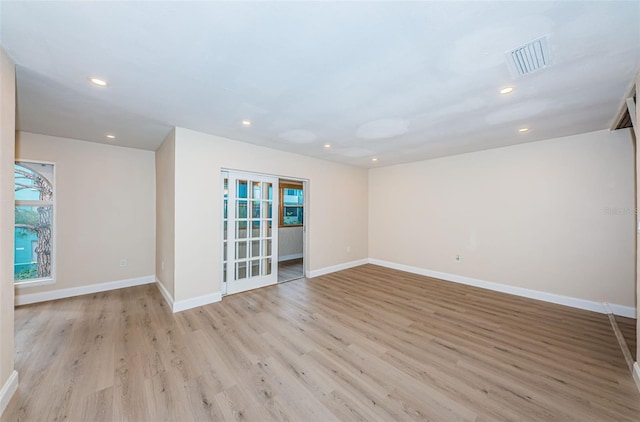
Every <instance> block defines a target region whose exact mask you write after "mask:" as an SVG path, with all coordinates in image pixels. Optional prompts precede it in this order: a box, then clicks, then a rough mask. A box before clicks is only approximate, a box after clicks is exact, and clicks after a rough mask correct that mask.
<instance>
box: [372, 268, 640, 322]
mask: <svg viewBox="0 0 640 422" xmlns="http://www.w3.org/2000/svg"><path fill="white" fill-rule="evenodd" d="M369 263H370V264H374V265H380V266H382V267H387V268H393V269H395V270H400V271H406V272H408V273H413V274H419V275H424V276H427V277H433V278H438V279H441V280H446V281H452V282H454V283H460V284H466V285H469V286H475V287H480V288H483V289H488V290H494V291H497V292H502V293H508V294H512V295H516V296H522V297H527V298H530V299H536V300H542V301H544V302H550V303H556V304H559V305H565V306H570V307H572V308H579V309H585V310H588V311H594V312H598V313H601V314H606V313H609V312H608V310H607V307H608V309H610V311H611V313H613V314H615V315H620V316H626V317H629V318H635V317H636V310H635V308H633V307H630V306H624V305H617V304H613V303H607V304H605V303H602V302H596V301H592V300H585V299H578V298H575V297H570V296H562V295H557V294H554V293H547V292H541V291H539V290H531V289H525V288H523V287H515V286H509V285H506V284H500V283H494V282H491V281H485V280H479V279H477V278H471V277H465V276H461V275H456V274H449V273H443V272H439V271H432V270H427V269H424V268H418V267H412V266H409V265H404V264H396V263H394V262H389V261H383V260H380V259H373V258H370V259H369Z"/></svg>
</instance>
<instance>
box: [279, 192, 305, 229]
mask: <svg viewBox="0 0 640 422" xmlns="http://www.w3.org/2000/svg"><path fill="white" fill-rule="evenodd" d="M303 215H304V191H303V188H302V183H301V182H290V181H286V182H284V181H283V182H280V226H281V227H293V226H301V225H302V224H303V222H304V219H303Z"/></svg>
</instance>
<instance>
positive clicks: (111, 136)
mask: <svg viewBox="0 0 640 422" xmlns="http://www.w3.org/2000/svg"><path fill="white" fill-rule="evenodd" d="M107 138H109V139H116V135H107Z"/></svg>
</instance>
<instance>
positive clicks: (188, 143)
mask: <svg viewBox="0 0 640 422" xmlns="http://www.w3.org/2000/svg"><path fill="white" fill-rule="evenodd" d="M223 168H227V169H233V170H244V171H252V172H258V173H265V174H272V175H278V176H285V177H290V178H296V179H307V180H309V183H308V185H307V189H308V193H309V202H308V203H307V205H306V209H305V211H306V215H305V218H307V236H308V238H309V249H308V251H307V261H308V265H309V267H308V268H309V269H310V270H315V269H321V268H325V267H329V266H333V265H338V264H343V263H347V262H351V261H355V260H359V259H365V258H367V254H368V251H367V170H366V169H363V168H357V167H351V166H346V165H342V164H337V163H332V162H328V161H324V160H318V159H314V158H310V157H305V156H301V155H296V154H291V153H286V152H282V151H277V150H274V149H269V148H263V147H258V146H255V145H251V144H247V143H242V142H237V141H233V140H230V139H226V138H222V137H218V136H211V135H206V134H203V133H199V132H195V131H191V130H188V129H183V128H176V166H175V171H176V187H175V194H176V209H175V212H176V215H175V217H176V219H175V224H176V226H175V235H176V238H175V254H176V255H175V265H176V267H175V290H176V292H175V298H176V300H183V299H188V298H192V297H197V296H202V295H206V294H211V293H215V292H219V291H220V275H221V274H220V273H221V271H220V247H221V245H220V239H221V209H222V203H221V198H222V192H221V183H220V171H221V169H223ZM348 248H349V251H347V249H348ZM194 256H196V257H197V259H194Z"/></svg>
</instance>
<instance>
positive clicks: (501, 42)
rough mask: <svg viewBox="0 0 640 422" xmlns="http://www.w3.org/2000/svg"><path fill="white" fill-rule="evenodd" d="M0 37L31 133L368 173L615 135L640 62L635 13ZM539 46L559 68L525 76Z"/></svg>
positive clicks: (539, 8)
mask: <svg viewBox="0 0 640 422" xmlns="http://www.w3.org/2000/svg"><path fill="white" fill-rule="evenodd" d="M0 22H1V25H2V26H1V29H0V36H1V42H2V44H3V46H4V48H5V49H6V50H7V52H8V53H9V55H10V56H11V57H12V58H13V59H14V61H15V62H16V64H17V84H18V85H17V90H18V95H17V97H18V98H17V100H18V127H19V129H21V130H24V131H29V132H36V133H43V134H49V135H55V136H63V137H68V138H77V139H84V140H89V141H94V142H108V141H107V140H106V138H105V134H107V133H114V134H116V135H117V139H116V140H115V141H111V142H112V143H115V144H118V145H125V146H130V147H134V148H142V149H149V150H155V149H156V148H157V147H158V145H159V144H160V143H161V142H162V140H163V139H164V137H165V136H166V134H167V133H168V132H169V131H170V130H171V127H173V126H181V127H185V128H190V129H193V130H197V131H201V132H205V133H210V134H214V135H221V136H225V137H229V138H232V139H237V140H240V141H245V142H250V143H254V144H260V145H265V146H268V147H272V148H276V149H281V150H286V151H291V152H296V153H300V154H305V155H310V156H315V157H319V158H324V159H328V160H333V161H338V162H344V163H349V164H354V165H360V166H371V165H377V166H380V165H389V164H395V163H401V162H409V161H416V160H420V159H426V158H434V157H440V156H445V155H453V154H459V153H463V152H470V151H477V150H482V149H488V148H495V147H499V146H505V145H511V144H516V143H521V142H529V141H536V140H541V139H548V138H552V137H557V136H564V135H571V134H576V133H582V132H589V131H593V130H598V129H605V128H609V126H610V124H611V123H612V119H613V118H614V115H615V114H616V112H617V111H618V109H619V107H620V105H621V104H622V101H623V98H624V96H625V95H626V94H627V92H628V90H629V88H630V86H631V84H632V80H633V77H634V74H635V73H636V71H637V70H638V68H639V65H640V25H639V22H640V2H638V1H626V2H610V1H602V2H593V1H590V2H568V1H567V2H564V1H562V2H561V1H552V2H502V1H495V2H411V3H404V2H402V3H400V2H372V3H369V2H331V3H329V2H297V3H296V2H142V1H136V2H85V3H78V2H56V1H52V2H29V1H21V2H11V1H2V3H0ZM543 35H548V36H549V43H550V47H551V51H552V56H553V60H554V64H553V65H552V66H550V67H548V68H546V69H543V70H541V71H539V72H537V73H534V74H532V75H529V76H526V77H524V78H521V79H517V80H514V79H512V78H511V76H510V73H509V70H508V67H507V64H506V60H505V55H504V53H505V51H507V50H510V49H512V48H514V47H517V46H519V45H521V44H523V43H525V42H528V41H531V40H533V39H535V38H538V37H540V36H543ZM90 76H98V77H101V78H103V79H106V80H107V81H108V82H109V86H108V87H107V88H99V87H96V86H94V85H92V84H91V83H89V82H88V77H90ZM505 86H513V87H514V91H513V93H511V94H509V95H500V94H499V93H498V91H499V90H500V89H501V88H503V87H505ZM243 119H249V120H251V121H252V123H253V124H252V125H251V126H250V127H245V126H243V125H242V123H241V122H242V120H243ZM521 127H529V128H530V131H529V132H527V133H525V134H520V133H519V132H518V129H519V128H521ZM325 143H330V144H331V145H332V147H331V149H329V150H326V149H324V148H323V144H325ZM372 157H379V161H378V163H376V164H372V162H371V158H372Z"/></svg>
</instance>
